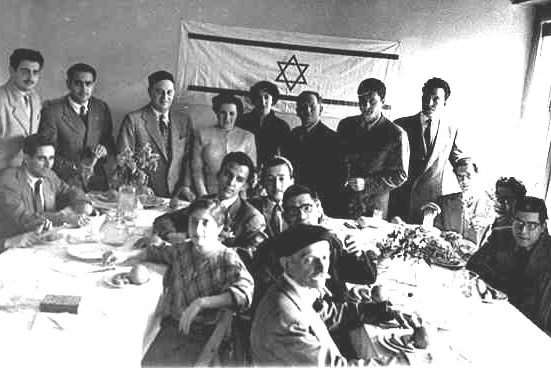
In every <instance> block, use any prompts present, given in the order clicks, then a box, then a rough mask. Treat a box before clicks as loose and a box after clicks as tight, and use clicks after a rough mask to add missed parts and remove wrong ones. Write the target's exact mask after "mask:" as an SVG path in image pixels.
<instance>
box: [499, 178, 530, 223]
mask: <svg viewBox="0 0 551 368" xmlns="http://www.w3.org/2000/svg"><path fill="white" fill-rule="evenodd" d="M525 195H526V187H525V186H524V184H522V182H521V181H519V180H517V179H516V178H513V177H502V178H499V179H498V180H497V182H496V192H495V197H496V198H495V200H496V203H495V211H496V218H495V220H494V223H493V224H492V229H498V228H502V227H510V226H511V224H512V223H513V214H514V212H515V205H516V203H517V202H518V201H520V200H521V199H522V198H524V196H525Z"/></svg>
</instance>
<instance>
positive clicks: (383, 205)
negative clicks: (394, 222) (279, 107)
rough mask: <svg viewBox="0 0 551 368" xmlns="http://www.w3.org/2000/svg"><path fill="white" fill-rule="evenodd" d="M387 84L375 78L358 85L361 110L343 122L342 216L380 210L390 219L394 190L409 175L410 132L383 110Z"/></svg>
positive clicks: (354, 217)
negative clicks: (393, 120)
mask: <svg viewBox="0 0 551 368" xmlns="http://www.w3.org/2000/svg"><path fill="white" fill-rule="evenodd" d="M385 96H386V86H385V84H384V83H383V82H381V81H380V80H378V79H375V78H368V79H365V80H364V81H362V82H361V83H360V85H359V86H358V100H359V104H360V111H361V114H360V115H357V116H349V117H347V118H345V119H343V120H341V121H340V122H339V125H338V128H337V132H338V134H339V141H340V144H341V155H342V157H341V166H342V169H341V172H342V174H343V175H344V177H343V180H342V182H343V183H344V188H342V189H341V193H342V202H343V208H342V212H341V213H342V216H343V217H345V218H352V219H356V218H358V217H360V216H372V215H373V211H374V210H378V211H380V213H381V215H382V217H383V218H385V219H386V217H387V213H388V198H389V193H390V191H391V190H393V189H396V188H397V187H399V186H401V185H402V184H404V183H405V181H406V179H407V177H408V164H409V142H408V138H407V134H406V132H404V130H403V129H402V128H400V127H398V126H396V125H395V124H393V123H392V122H391V121H390V120H388V119H387V118H386V117H385V116H384V115H383V113H382V109H383V104H384V102H385Z"/></svg>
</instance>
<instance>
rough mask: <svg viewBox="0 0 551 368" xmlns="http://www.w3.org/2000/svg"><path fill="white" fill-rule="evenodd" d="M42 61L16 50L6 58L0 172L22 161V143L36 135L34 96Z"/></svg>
mask: <svg viewBox="0 0 551 368" xmlns="http://www.w3.org/2000/svg"><path fill="white" fill-rule="evenodd" d="M43 66H44V57H43V56H42V54H41V53H40V52H38V51H35V50H30V49H17V50H15V51H14V52H13V53H12V54H11V56H10V68H9V69H10V79H9V80H8V81H7V82H6V84H4V85H3V86H1V87H0V169H3V168H6V167H17V166H19V165H21V162H22V160H23V152H22V151H21V149H22V147H23V140H24V139H25V137H27V136H29V135H31V134H34V133H36V131H37V129H38V121H39V119H40V110H41V109H42V102H41V100H40V97H39V95H38V94H37V93H36V92H35V87H36V85H37V83H38V81H39V79H40V75H41V73H42V67H43Z"/></svg>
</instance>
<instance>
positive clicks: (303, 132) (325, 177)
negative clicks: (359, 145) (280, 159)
mask: <svg viewBox="0 0 551 368" xmlns="http://www.w3.org/2000/svg"><path fill="white" fill-rule="evenodd" d="M322 103H323V100H322V98H321V96H320V95H319V93H317V92H314V91H304V92H302V93H301V94H300V95H298V97H297V115H298V117H299V118H300V121H301V123H302V126H300V127H297V128H295V129H293V130H292V131H291V137H290V139H289V142H288V144H287V147H286V149H285V157H287V158H288V159H289V160H290V161H291V163H292V164H293V166H294V168H295V181H296V182H297V183H298V184H301V185H305V186H307V187H309V188H311V189H313V190H315V191H316V192H317V193H318V194H319V196H320V199H321V202H322V204H323V208H324V209H325V211H326V212H327V213H328V214H329V215H331V216H336V214H337V213H336V212H337V208H338V195H337V193H338V191H339V190H340V187H341V182H340V175H339V157H340V155H339V140H338V137H337V133H336V132H335V131H333V130H331V129H329V128H328V127H327V126H326V125H325V124H323V122H322V121H321V113H322V112H323V105H322Z"/></svg>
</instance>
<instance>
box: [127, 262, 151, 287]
mask: <svg viewBox="0 0 551 368" xmlns="http://www.w3.org/2000/svg"><path fill="white" fill-rule="evenodd" d="M130 281H131V282H132V283H133V284H136V285H141V284H143V283H145V282H148V281H149V270H148V269H147V267H145V266H144V265H141V264H140V265H135V266H134V267H132V269H131V270H130Z"/></svg>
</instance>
